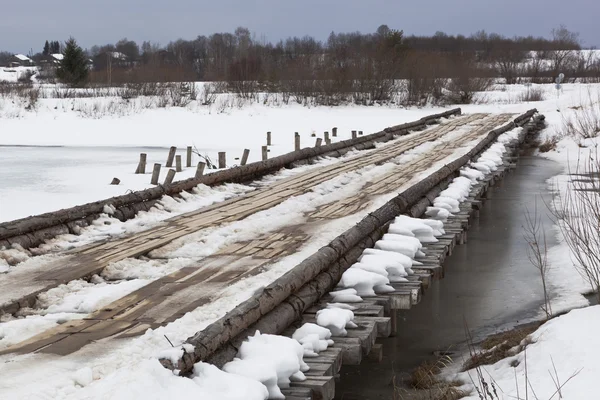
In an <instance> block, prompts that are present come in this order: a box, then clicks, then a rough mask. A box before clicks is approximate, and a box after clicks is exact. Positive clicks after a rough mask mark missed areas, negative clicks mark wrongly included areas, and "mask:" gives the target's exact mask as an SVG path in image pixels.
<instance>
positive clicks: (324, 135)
mask: <svg viewBox="0 0 600 400" xmlns="http://www.w3.org/2000/svg"><path fill="white" fill-rule="evenodd" d="M323 137H324V138H325V144H331V139H330V138H329V132H325V133H324V134H323Z"/></svg>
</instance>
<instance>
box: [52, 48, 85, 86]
mask: <svg viewBox="0 0 600 400" xmlns="http://www.w3.org/2000/svg"><path fill="white" fill-rule="evenodd" d="M88 74H89V69H88V59H87V57H86V55H85V52H84V51H83V49H82V48H81V47H79V45H78V44H77V42H76V41H75V39H74V38H72V37H71V38H69V40H67V42H66V43H65V50H64V52H63V59H62V61H61V62H60V65H59V67H58V69H57V70H56V76H57V77H58V79H60V80H61V81H62V82H64V83H67V84H69V85H71V86H79V87H80V86H83V85H85V83H86V81H87V78H88Z"/></svg>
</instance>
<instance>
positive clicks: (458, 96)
mask: <svg viewBox="0 0 600 400" xmlns="http://www.w3.org/2000/svg"><path fill="white" fill-rule="evenodd" d="M492 83H493V80H492V79H490V78H485V77H474V78H471V77H465V76H459V77H455V78H453V79H451V80H450V84H449V86H448V90H449V91H450V93H449V94H448V96H447V98H448V100H449V101H450V102H451V103H455V104H470V103H471V102H472V101H473V98H474V97H475V94H476V93H477V92H484V91H486V90H487V89H488V88H489V87H490V86H491V85H492Z"/></svg>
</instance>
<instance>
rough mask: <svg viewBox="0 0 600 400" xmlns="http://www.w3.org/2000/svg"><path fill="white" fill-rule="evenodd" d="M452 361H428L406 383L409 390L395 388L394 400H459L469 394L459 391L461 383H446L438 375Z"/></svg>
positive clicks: (447, 358)
mask: <svg viewBox="0 0 600 400" xmlns="http://www.w3.org/2000/svg"><path fill="white" fill-rule="evenodd" d="M451 362H452V360H451V359H450V357H447V356H443V357H440V358H439V359H437V360H427V361H424V362H423V363H421V365H419V366H418V367H417V368H415V369H414V370H413V371H412V373H411V375H410V378H409V379H408V380H407V381H406V382H405V383H406V384H407V385H408V386H409V389H403V388H400V387H398V386H395V388H394V399H397V400H408V399H410V400H458V399H461V398H463V397H465V396H467V395H468V394H469V393H467V392H465V391H462V390H460V389H458V387H459V386H462V385H463V382H460V381H452V382H450V381H446V380H443V379H439V378H438V375H439V374H440V372H441V371H442V369H443V368H444V367H446V366H447V365H448V364H449V363H451Z"/></svg>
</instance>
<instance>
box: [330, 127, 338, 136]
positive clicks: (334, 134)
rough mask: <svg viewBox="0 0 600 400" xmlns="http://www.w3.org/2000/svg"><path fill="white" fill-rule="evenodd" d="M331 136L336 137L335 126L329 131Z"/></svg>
mask: <svg viewBox="0 0 600 400" xmlns="http://www.w3.org/2000/svg"><path fill="white" fill-rule="evenodd" d="M331 136H333V137H337V126H336V127H333V129H331Z"/></svg>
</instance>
